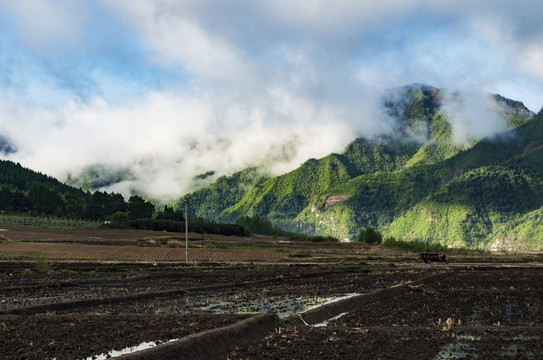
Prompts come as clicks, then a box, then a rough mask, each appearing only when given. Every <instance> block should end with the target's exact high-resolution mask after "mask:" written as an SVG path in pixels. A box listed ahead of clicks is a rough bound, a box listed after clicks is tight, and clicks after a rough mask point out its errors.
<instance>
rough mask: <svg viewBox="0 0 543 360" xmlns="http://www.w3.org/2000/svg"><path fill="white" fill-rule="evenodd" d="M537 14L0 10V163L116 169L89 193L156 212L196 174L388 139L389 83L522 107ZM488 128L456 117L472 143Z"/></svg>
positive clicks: (519, 8) (203, 4)
mask: <svg viewBox="0 0 543 360" xmlns="http://www.w3.org/2000/svg"><path fill="white" fill-rule="evenodd" d="M542 13H543V2H541V1H538V0H520V1H512V0H507V1H506V0H441V1H435V0H382V1H377V2H376V1H373V0H371V1H369V0H329V1H323V0H288V1H287V0H260V1H252V0H231V1H228V0H223V1H222V0H213V1H210V0H78V1H71V0H18V1H12V0H0V136H1V137H2V138H3V139H7V141H9V144H10V147H11V148H12V149H13V150H15V151H13V152H5V153H3V154H0V157H1V158H3V159H7V160H12V161H16V162H20V163H21V165H23V166H25V167H28V168H31V169H33V170H37V171H40V172H42V173H46V174H48V175H51V176H54V177H56V178H58V179H59V180H61V181H66V180H67V179H74V178H78V177H79V176H80V175H81V174H82V172H83V171H84V170H85V169H86V168H88V167H89V166H92V167H94V169H95V170H96V171H95V174H98V175H99V176H103V177H104V178H108V177H111V176H112V174H114V175H115V174H117V175H119V174H120V175H119V176H118V180H119V181H118V182H116V183H115V184H113V185H110V186H107V187H105V188H103V190H104V191H108V192H110V191H114V192H120V193H122V194H123V195H125V196H129V195H130V194H133V193H138V194H143V195H145V196H148V197H150V198H153V199H157V200H160V201H162V202H170V201H173V200H175V199H177V198H178V197H180V196H182V195H183V194H185V193H187V192H189V191H192V190H194V189H196V188H198V187H199V186H203V185H205V184H204V183H199V182H197V181H196V180H195V178H194V177H195V176H196V175H198V174H202V173H205V172H208V171H214V172H215V173H214V175H213V176H212V177H210V178H209V179H208V181H212V180H214V179H216V178H217V177H218V176H221V175H231V174H232V173H234V172H236V171H239V170H242V169H244V168H246V167H249V166H257V165H264V166H265V167H266V168H267V169H268V171H270V173H272V174H281V173H284V172H286V171H290V170H293V169H294V168H296V167H298V166H299V165H300V164H301V163H303V162H304V161H306V160H307V159H309V158H320V157H323V156H325V155H327V154H329V153H331V152H341V151H342V150H343V149H344V147H345V146H346V145H347V144H348V143H349V142H350V141H352V140H353V139H354V138H355V137H357V136H367V137H369V136H372V135H376V134H380V133H386V132H387V131H390V129H391V127H392V124H391V119H389V118H387V117H386V116H384V115H383V114H382V112H381V110H380V107H379V104H380V99H381V96H382V94H383V91H384V90H385V89H388V88H392V87H397V86H402V85H406V84H410V83H424V84H428V85H432V86H435V87H438V88H442V89H454V90H458V91H460V92H463V93H464V94H468V95H469V98H470V99H471V101H467V103H473V104H479V103H480V102H479V101H478V99H483V98H484V96H485V94H488V93H500V94H501V95H503V96H506V97H508V98H512V99H515V100H519V101H522V102H524V104H525V105H526V106H527V107H528V108H529V109H530V110H532V111H535V112H537V111H539V110H540V109H541V107H542V106H543V66H541V64H543V22H542V21H540V17H541V16H540V14H542ZM476 107H477V105H476ZM477 111H478V112H476V114H479V113H480V109H477ZM458 113H466V111H465V109H464V110H463V111H458ZM492 121H493V120H487V117H485V116H471V117H469V119H468V120H464V121H463V122H462V121H460V122H459V123H460V124H461V126H462V131H463V132H465V133H470V132H471V131H475V130H477V133H481V134H480V135H483V136H484V135H486V134H487V133H488V132H491V131H492V129H493V127H494V126H493V125H492V124H493V122H492ZM481 129H482V130H481Z"/></svg>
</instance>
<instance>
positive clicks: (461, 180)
mask: <svg viewBox="0 0 543 360" xmlns="http://www.w3.org/2000/svg"><path fill="white" fill-rule="evenodd" d="M440 94H441V93H440V91H439V90H437V89H434V88H431V87H428V86H423V85H412V86H408V87H404V88H400V89H395V90H393V91H391V93H390V94H389V95H388V97H386V98H385V101H384V104H385V108H386V109H387V111H388V112H389V114H390V115H391V116H394V117H395V118H396V119H397V120H398V121H397V124H398V125H397V129H396V132H395V133H396V135H395V136H388V137H380V138H374V139H363V138H359V139H356V140H355V141H353V142H352V143H351V144H350V145H349V146H348V147H347V148H346V149H345V151H344V152H343V153H341V154H331V155H328V156H326V157H324V158H322V159H318V160H315V159H311V160H308V161H307V162H306V163H304V164H303V165H302V166H300V167H299V168H298V169H296V170H294V171H292V172H290V173H287V174H284V175H282V176H278V177H275V178H270V179H266V180H263V181H261V182H258V183H255V184H253V185H254V186H252V188H250V189H247V187H245V188H244V189H245V190H244V192H235V196H234V197H235V199H233V197H232V195H231V194H230V193H229V192H227V193H225V194H223V196H226V197H227V198H231V199H232V201H230V202H228V203H225V202H223V203H220V202H218V201H215V202H214V203H213V202H212V201H211V200H210V199H217V196H215V197H213V196H211V197H210V196H209V195H207V194H208V193H209V192H210V191H211V192H213V191H215V190H214V189H219V188H221V184H220V183H218V182H217V183H215V184H212V185H211V186H210V187H209V188H207V189H204V190H201V191H198V192H195V193H193V194H190V195H189V198H190V199H191V207H192V209H191V212H193V213H194V215H197V216H200V217H208V218H209V217H211V218H214V219H215V220H217V221H223V222H230V221H234V220H236V219H237V218H238V217H239V216H245V215H256V214H258V215H259V216H260V217H262V218H265V219H269V220H272V221H273V222H274V223H275V224H277V225H279V226H280V227H282V228H283V229H285V230H289V231H300V232H306V233H315V234H322V235H333V236H337V237H341V238H348V239H355V238H356V237H357V235H358V233H359V232H360V230H361V229H362V228H365V227H368V226H373V227H376V228H378V229H379V230H380V231H382V232H383V233H384V235H385V236H394V237H397V238H401V239H414V238H421V237H423V236H429V237H431V238H432V239H434V241H441V242H442V243H444V244H447V245H450V246H470V247H478V248H488V247H490V246H492V244H495V243H496V242H497V243H499V241H498V240H499V239H515V241H513V240H507V241H505V240H504V241H502V243H504V244H516V245H514V246H513V245H511V246H512V247H515V246H516V247H520V245H519V244H521V243H522V246H524V247H526V246H528V245H526V244H530V245H529V247H530V248H534V247H540V246H543V245H542V244H543V238H538V239H532V238H531V239H529V240H526V236H524V237H522V236H520V235H516V233H515V232H521V230H522V231H523V233H526V230H525V228H524V227H522V226H521V225H522V224H523V223H518V219H531V218H529V217H528V218H527V216H529V215H530V214H539V213H538V212H537V211H538V210H539V209H540V208H541V207H542V206H543V156H542V155H543V154H542V152H543V147H541V144H542V143H543V115H542V113H540V114H538V115H537V116H534V115H533V114H532V113H531V112H530V111H529V110H528V109H526V108H525V107H524V106H523V105H522V104H521V103H519V102H515V101H512V100H508V99H505V98H503V97H501V96H497V95H496V96H494V100H495V108H494V111H496V113H498V114H501V115H502V116H504V117H505V119H506V120H507V124H508V125H509V128H510V129H511V130H510V131H509V132H506V133H501V134H498V135H494V136H492V137H490V138H485V139H471V140H470V141H468V142H467V143H465V144H461V145H459V144H455V143H453V142H452V140H451V132H452V128H451V125H450V123H449V122H448V116H447V114H446V113H444V112H442V111H441V108H440V100H441V95H440ZM459 101H461V100H459ZM236 176H237V175H235V176H233V177H232V178H230V180H231V181H232V182H233V183H232V184H231V187H234V188H235V186H234V185H233V184H235V183H236V180H235V178H236ZM223 181H227V180H226V179H225V180H223ZM226 194H228V195H226ZM219 203H220V205H219V206H215V205H214V204H219ZM532 218H537V219H538V217H537V216H536V215H534V216H533V217H532ZM525 222H527V220H524V223H525ZM539 233H540V232H537V231H532V232H530V236H536V234H539ZM542 233H543V232H542ZM519 238H523V239H524V240H523V241H519V240H518V239H519ZM497 239H498V240H497ZM500 241H501V240H500ZM495 246H497V245H496V244H495ZM508 246H509V245H508ZM511 246H510V247H511Z"/></svg>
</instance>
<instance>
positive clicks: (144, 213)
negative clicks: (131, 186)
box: [128, 195, 155, 220]
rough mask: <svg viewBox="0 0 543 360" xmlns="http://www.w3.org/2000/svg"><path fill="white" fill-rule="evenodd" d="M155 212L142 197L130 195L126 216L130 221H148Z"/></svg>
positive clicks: (152, 206) (151, 205)
mask: <svg viewBox="0 0 543 360" xmlns="http://www.w3.org/2000/svg"><path fill="white" fill-rule="evenodd" d="M154 211H155V206H154V205H153V204H151V203H150V202H148V201H145V200H144V199H143V198H142V197H140V196H137V195H132V196H131V197H130V199H128V216H129V217H130V220H136V219H150V218H151V217H152V216H153V212H154Z"/></svg>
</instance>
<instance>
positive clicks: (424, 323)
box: [0, 228, 543, 360]
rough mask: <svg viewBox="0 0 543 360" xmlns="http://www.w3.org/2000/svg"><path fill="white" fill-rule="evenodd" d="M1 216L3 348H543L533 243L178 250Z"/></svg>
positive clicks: (84, 351)
mask: <svg viewBox="0 0 543 360" xmlns="http://www.w3.org/2000/svg"><path fill="white" fill-rule="evenodd" d="M7 230H9V231H4V232H2V235H3V238H4V239H6V240H5V241H4V242H3V243H1V244H0V260H1V261H0V349H1V356H0V358H1V359H6V360H12V359H30V360H32V359H40V360H43V359H57V360H62V359H101V358H107V357H108V356H109V357H112V356H117V355H116V354H115V353H109V354H107V353H108V352H109V351H111V350H122V349H123V348H127V347H133V346H137V345H139V344H141V343H142V342H159V343H165V342H168V343H167V344H166V345H160V346H157V347H156V351H162V353H160V354H161V355H157V354H159V353H153V351H155V350H153V349H150V350H145V351H137V352H135V353H133V354H132V355H124V357H121V358H122V359H124V358H132V359H157V358H167V359H185V358H187V359H188V358H190V359H452V358H464V359H472V358H479V359H509V358H523V359H537V358H543V349H542V346H541V344H542V340H543V339H542V338H541V336H543V335H542V334H543V310H542V309H543V291H542V290H541V283H543V268H542V267H540V265H541V263H540V261H541V258H542V257H541V256H540V255H539V254H503V253H502V254H488V253H475V254H467V255H452V256H451V258H452V259H451V260H452V261H451V263H450V264H437V263H434V264H430V265H427V264H423V263H421V262H420V261H419V260H418V259H417V254H413V253H408V252H402V251H396V250H390V249H383V248H381V247H379V246H370V245H365V244H337V243H324V244H315V243H289V242H286V241H285V239H273V238H265V237H259V238H258V237H255V238H250V239H249V238H227V237H207V236H206V237H205V238H202V237H201V235H198V234H191V236H190V241H191V248H190V249H189V251H190V253H189V257H190V260H191V261H190V263H188V264H186V263H185V249H184V248H179V246H181V245H183V237H182V236H180V235H179V234H175V233H164V232H143V233H140V232H137V231H127V232H122V231H111V232H110V231H109V230H108V231H104V230H94V231H93V230H88V229H87V230H81V231H61V230H44V229H30V228H10V229H7ZM110 235H111V239H109V238H108V236H110ZM220 247H222V248H220ZM249 247H250V248H249ZM40 263H41V265H42V266H41V267H40V266H39V265H40ZM262 313H273V314H277V315H278V316H280V317H281V318H282V319H283V321H281V322H279V321H276V322H274V321H273V319H276V317H271V318H270V317H267V318H260V317H255V314H262ZM270 326H271V327H272V328H271V329H272V330H270ZM188 335H191V336H190V337H188ZM177 339H179V340H177ZM172 340H173V341H172ZM168 349H169V350H168ZM126 351H129V350H126ZM102 353H104V355H103V357H100V356H99V355H100V354H102ZM164 354H168V355H164Z"/></svg>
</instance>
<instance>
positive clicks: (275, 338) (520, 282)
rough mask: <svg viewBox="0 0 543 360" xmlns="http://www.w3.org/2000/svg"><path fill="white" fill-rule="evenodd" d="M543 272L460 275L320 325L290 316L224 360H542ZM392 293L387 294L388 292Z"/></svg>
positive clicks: (518, 270)
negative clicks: (260, 338)
mask: <svg viewBox="0 0 543 360" xmlns="http://www.w3.org/2000/svg"><path fill="white" fill-rule="evenodd" d="M542 280H543V269H541V268H495V269H492V268H486V269H472V270H462V271H456V272H455V273H454V274H453V275H452V276H449V277H446V278H443V279H440V280H437V281H434V282H431V283H426V284H424V285H414V286H410V285H407V287H408V289H407V291H404V292H403V293H402V294H400V295H398V296H394V297H389V296H386V293H387V291H384V292H383V296H382V297H381V299H380V300H377V301H375V302H372V303H369V304H364V305H363V306H360V307H356V306H352V304H350V308H344V309H341V310H338V315H339V317H338V318H337V319H330V320H329V321H328V322H326V323H322V324H317V326H308V325H305V324H304V323H303V322H302V321H301V320H299V319H296V318H293V319H291V320H290V321H289V322H287V323H285V324H284V326H283V327H282V328H281V330H280V331H278V332H276V333H275V334H273V335H272V336H270V337H268V338H267V339H265V340H264V341H261V342H260V343H259V344H256V345H253V346H250V347H247V348H245V349H238V350H236V351H234V352H230V353H229V354H227V355H225V356H223V357H220V358H221V359H247V358H248V359H277V358H296V359H310V358H318V359H400V358H401V359H453V358H462V359H474V358H479V359H511V358H515V359H540V358H542V357H543V345H542V343H543V342H542V336H543V310H542V309H543V306H542V305H543V290H541V288H540V284H541V281H542ZM390 291H391V290H389V291H388V292H390Z"/></svg>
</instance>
